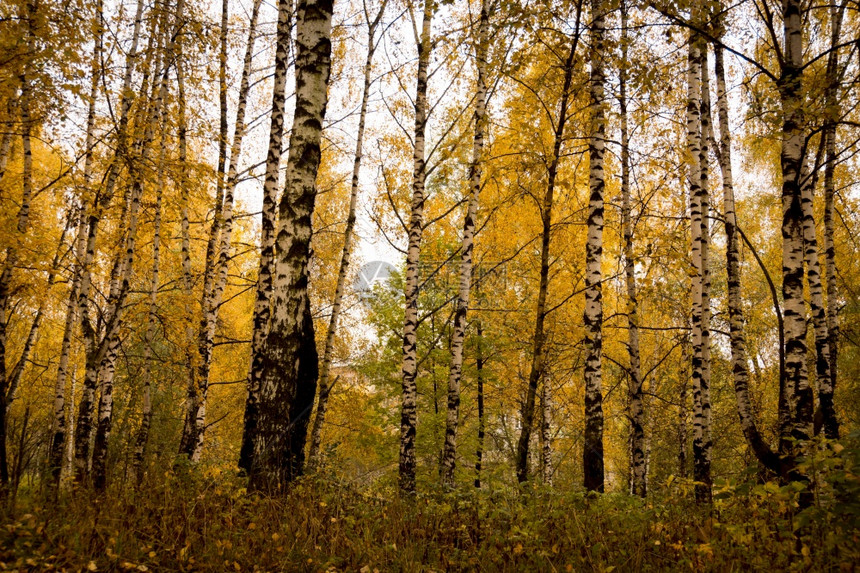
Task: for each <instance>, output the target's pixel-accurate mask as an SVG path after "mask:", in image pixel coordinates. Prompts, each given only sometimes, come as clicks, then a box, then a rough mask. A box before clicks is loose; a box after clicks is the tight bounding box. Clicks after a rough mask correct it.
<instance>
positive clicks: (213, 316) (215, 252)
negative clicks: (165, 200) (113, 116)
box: [181, 0, 261, 462]
mask: <svg viewBox="0 0 860 573" xmlns="http://www.w3.org/2000/svg"><path fill="white" fill-rule="evenodd" d="M260 4H261V0H255V2H254V5H253V7H252V10H251V20H250V24H249V32H248V41H247V43H246V45H245V46H246V47H245V56H244V59H243V65H242V75H241V79H240V81H239V98H238V102H237V107H236V120H235V124H234V129H233V143H232V145H231V146H230V148H229V153H228V150H227V146H226V141H227V125H226V117H227V107H226V100H224V101H222V103H223V107H222V108H221V109H222V119H223V123H222V126H221V127H222V129H223V140H224V142H225V144H224V153H225V156H224V159H223V161H224V162H229V168H226V166H225V165H223V164H222V168H226V169H227V173H225V174H222V176H221V177H222V178H223V179H224V180H225V183H224V185H223V190H222V193H221V195H223V202H222V203H220V204H218V205H216V215H217V220H216V221H213V224H212V230H211V233H210V236H209V243H210V244H211V245H212V252H211V253H209V254H211V258H210V257H209V254H207V265H208V268H207V269H206V270H205V271H204V285H203V288H204V292H203V297H202V299H201V307H202V309H203V313H202V314H203V318H202V320H201V322H200V328H199V331H198V354H199V356H200V363H199V368H198V372H197V377H196V387H195V395H194V402H193V404H192V405H191V406H190V407H189V408H188V411H189V418H188V419H187V420H186V426H187V432H188V434H187V436H186V441H185V442H184V449H183V451H182V452H181V453H185V454H186V455H188V457H189V458H190V459H191V460H192V461H195V462H196V461H198V460H199V459H200V454H201V451H202V448H203V438H204V434H205V431H206V398H207V394H208V389H209V373H210V370H211V363H212V350H213V348H214V341H215V329H216V326H217V321H218V311H219V310H220V306H221V300H222V298H223V294H224V289H225V287H226V285H227V265H228V263H229V260H230V245H231V242H232V236H233V201H234V196H235V191H236V185H237V182H238V163H239V158H240V156H241V154H242V143H243V141H244V137H245V112H246V109H247V106H248V92H249V89H250V77H251V63H252V60H253V55H254V43H255V41H256V36H257V31H256V29H257V19H258V16H259V12H260ZM226 10H227V3H226V1H225V2H224V6H223V11H224V13H225V14H226ZM225 18H226V17H225V16H222V26H223V27H224V29H225V30H226V19H225ZM221 39H222V60H221V61H222V65H221V70H220V72H219V74H220V77H222V78H226V49H227V48H226V32H225V33H223V34H222V37H221ZM224 82H226V79H224ZM222 88H223V93H224V97H225V98H226V84H222ZM216 201H218V198H216ZM216 222H217V225H216ZM208 249H209V247H208V246H207V253H208ZM206 277H209V282H208V283H207V282H206ZM189 396H191V393H190V392H189ZM192 410H193V412H192Z"/></svg>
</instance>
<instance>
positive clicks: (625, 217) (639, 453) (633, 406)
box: [618, 2, 647, 497]
mask: <svg viewBox="0 0 860 573" xmlns="http://www.w3.org/2000/svg"><path fill="white" fill-rule="evenodd" d="M627 42H628V38H627V5H626V2H622V6H621V60H620V62H619V69H618V78H619V85H618V88H619V97H618V103H619V107H620V108H621V233H622V235H623V241H624V247H623V255H624V282H625V286H626V288H627V354H628V356H629V360H630V367H629V369H628V376H629V377H630V379H629V392H630V397H629V408H630V412H629V414H628V415H629V416H630V475H631V493H632V494H633V495H638V496H640V497H645V494H646V493H647V492H646V489H647V488H646V484H645V476H646V469H645V428H644V422H645V411H644V408H643V402H642V368H641V361H640V358H639V302H638V300H637V295H636V261H635V259H634V258H633V221H632V215H631V202H630V135H629V131H628V126H627Z"/></svg>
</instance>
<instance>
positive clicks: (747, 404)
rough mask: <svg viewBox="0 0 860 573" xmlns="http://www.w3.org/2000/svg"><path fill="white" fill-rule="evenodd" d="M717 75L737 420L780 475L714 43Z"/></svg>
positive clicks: (719, 49) (761, 458)
mask: <svg viewBox="0 0 860 573" xmlns="http://www.w3.org/2000/svg"><path fill="white" fill-rule="evenodd" d="M714 74H715V76H716V80H717V115H718V120H719V125H720V153H719V159H720V171H721V173H722V179H723V211H724V217H725V228H726V275H727V294H726V299H727V303H728V310H729V338H730V344H731V352H732V377H733V379H734V384H735V397H736V400H737V407H738V416H739V417H740V422H741V429H742V430H743V432H744V436H745V437H746V439H747V443H748V444H749V446H750V448H751V449H752V451H753V453H754V454H755V456H756V458H757V459H758V460H759V461H760V462H761V463H762V464H763V465H765V466H766V467H768V468H769V469H771V470H772V471H775V472H777V473H779V472H780V467H779V457H778V456H777V455H776V454H775V453H774V452H773V451H772V450H771V449H770V446H768V444H767V442H766V441H765V440H764V438H763V437H762V435H761V433H760V432H759V430H758V427H757V426H756V422H755V414H754V413H753V409H752V403H751V401H750V397H749V379H750V374H749V367H748V366H747V362H748V358H747V353H746V339H745V337H744V315H743V307H742V302H741V265H740V241H739V237H738V229H737V214H736V212H735V192H734V180H733V177H732V139H731V132H730V131H729V104H728V97H727V94H726V72H725V65H724V63H723V47H722V44H720V43H719V42H716V43H714Z"/></svg>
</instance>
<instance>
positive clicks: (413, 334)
mask: <svg viewBox="0 0 860 573" xmlns="http://www.w3.org/2000/svg"><path fill="white" fill-rule="evenodd" d="M411 6H412V4H410V8H411ZM434 8H435V0H424V10H423V12H422V20H421V32H420V34H419V33H418V31H417V29H416V32H415V34H416V36H415V44H416V46H417V48H418V74H417V85H416V90H415V100H414V101H415V133H414V136H413V144H414V149H413V154H412V157H413V161H412V165H413V169H412V204H411V214H410V216H409V228H408V234H409V244H408V247H407V250H406V282H405V285H404V286H405V296H406V311H405V317H404V320H403V365H402V369H401V378H402V387H403V388H402V396H401V406H400V409H401V411H400V467H399V484H400V491H401V492H404V493H413V492H414V491H415V432H416V430H417V425H418V417H417V408H418V406H417V399H418V388H417V386H416V384H415V378H416V376H417V375H418V281H419V276H418V265H419V262H420V257H421V235H422V233H423V231H424V198H425V197H424V183H425V179H426V176H427V165H426V159H425V153H424V136H425V131H426V128H427V68H428V66H429V64H430V51H431V49H432V42H431V37H430V29H431V24H432V20H433V12H434ZM413 19H414V14H413Z"/></svg>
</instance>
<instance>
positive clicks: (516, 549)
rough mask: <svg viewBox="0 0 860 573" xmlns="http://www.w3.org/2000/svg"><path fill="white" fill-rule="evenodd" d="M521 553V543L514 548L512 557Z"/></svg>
mask: <svg viewBox="0 0 860 573" xmlns="http://www.w3.org/2000/svg"><path fill="white" fill-rule="evenodd" d="M522 552H523V544H522V543H517V544H516V545H515V546H514V555H519V554H520V553H522Z"/></svg>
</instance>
